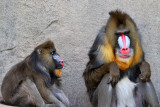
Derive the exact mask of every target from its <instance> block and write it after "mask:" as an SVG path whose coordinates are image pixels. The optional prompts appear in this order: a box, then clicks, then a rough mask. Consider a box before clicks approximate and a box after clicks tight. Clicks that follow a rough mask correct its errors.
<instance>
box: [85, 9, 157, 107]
mask: <svg viewBox="0 0 160 107" xmlns="http://www.w3.org/2000/svg"><path fill="white" fill-rule="evenodd" d="M109 14H110V18H109V19H108V22H107V25H106V26H105V27H102V29H101V30H100V32H99V34H98V36H97V37H96V39H95V41H94V43H93V45H92V47H91V49H90V51H89V53H88V56H89V62H88V63H87V65H86V69H85V71H84V73H83V77H84V80H85V85H86V87H87V92H88V95H89V98H90V101H91V103H92V105H93V106H94V107H148V106H149V107H159V103H158V98H157V96H156V92H155V89H154V87H153V84H152V82H151V80H150V75H151V72H150V71H151V70H150V65H149V63H148V62H146V61H145V59H144V52H143V49H142V46H141V43H140V39H139V32H138V30H137V27H136V24H135V22H134V21H133V20H132V19H131V17H130V16H129V15H128V14H126V13H123V12H121V11H118V10H116V11H111V12H110V13H109Z"/></svg>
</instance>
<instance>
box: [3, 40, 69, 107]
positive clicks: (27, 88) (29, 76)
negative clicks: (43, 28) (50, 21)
mask: <svg viewBox="0 0 160 107" xmlns="http://www.w3.org/2000/svg"><path fill="white" fill-rule="evenodd" d="M63 64H64V62H63V60H62V59H61V58H60V57H59V55H58V54H57V52H56V48H55V46H54V43H53V42H52V41H50V40H49V41H46V42H45V43H43V44H41V45H39V46H37V47H36V48H35V49H34V51H33V52H32V53H31V54H30V55H29V56H27V57H26V58H25V59H24V60H23V61H21V62H20V63H18V64H16V65H14V66H13V67H12V68H11V69H10V70H9V72H8V73H7V74H6V76H5V77H4V79H3V82H2V87H1V92H2V96H3V99H4V102H5V104H7V105H13V106H21V107H69V100H68V98H67V97H66V95H65V94H64V92H63V90H62V89H61V69H62V68H63Z"/></svg>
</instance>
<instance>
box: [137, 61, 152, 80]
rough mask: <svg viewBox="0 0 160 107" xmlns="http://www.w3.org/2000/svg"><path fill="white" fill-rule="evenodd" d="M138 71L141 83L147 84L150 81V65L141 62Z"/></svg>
mask: <svg viewBox="0 0 160 107" xmlns="http://www.w3.org/2000/svg"><path fill="white" fill-rule="evenodd" d="M140 71H141V74H140V75H139V78H140V79H141V80H142V81H143V82H147V81H149V80H150V76H151V70H150V65H149V63H148V62H146V61H143V62H142V63H141V65H140Z"/></svg>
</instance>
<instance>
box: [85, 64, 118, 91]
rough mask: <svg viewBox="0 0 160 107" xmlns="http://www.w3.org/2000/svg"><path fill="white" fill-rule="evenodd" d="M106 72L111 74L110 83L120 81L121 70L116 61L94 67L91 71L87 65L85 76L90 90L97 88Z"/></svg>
mask: <svg viewBox="0 0 160 107" xmlns="http://www.w3.org/2000/svg"><path fill="white" fill-rule="evenodd" d="M106 73H109V74H110V78H109V80H108V83H111V84H112V85H114V84H115V83H116V82H118V80H119V77H120V71H119V68H118V66H117V65H116V63H114V62H111V63H109V64H104V65H102V66H101V67H99V68H96V69H93V70H91V71H88V67H87V68H86V69H85V72H84V73H83V77H84V80H85V84H86V86H87V88H88V90H92V89H95V88H97V86H98V84H99V82H100V81H101V79H102V77H103V76H104V75H105V74H106Z"/></svg>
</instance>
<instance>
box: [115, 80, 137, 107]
mask: <svg viewBox="0 0 160 107" xmlns="http://www.w3.org/2000/svg"><path fill="white" fill-rule="evenodd" d="M135 86H136V84H135V83H133V82H131V81H130V80H129V79H128V77H124V78H123V79H122V80H120V81H119V82H118V83H117V85H116V93H117V107H135V106H136V104H135V101H134V96H133V90H134V89H135Z"/></svg>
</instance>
